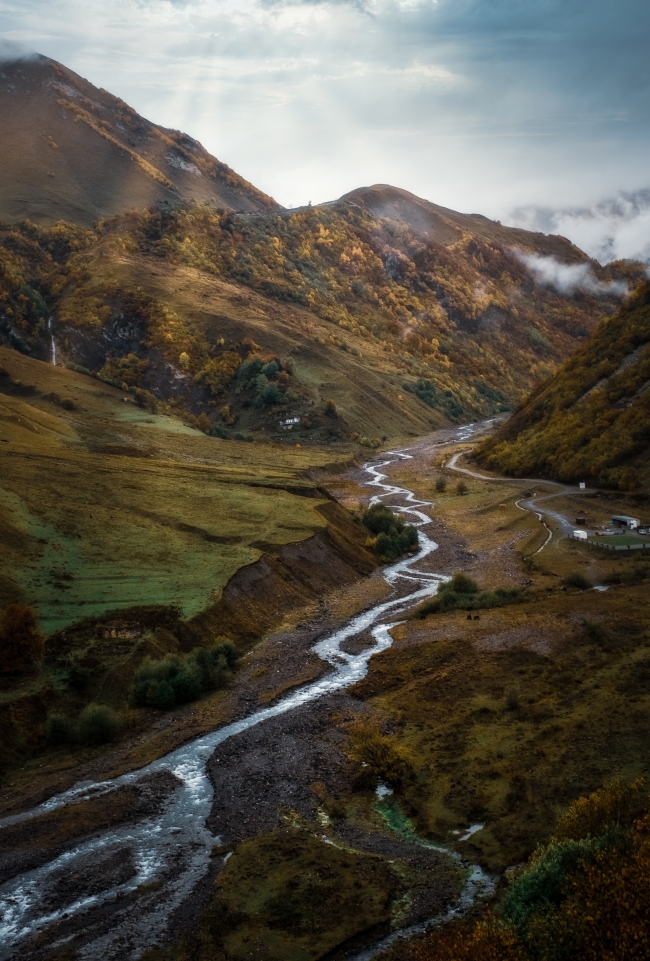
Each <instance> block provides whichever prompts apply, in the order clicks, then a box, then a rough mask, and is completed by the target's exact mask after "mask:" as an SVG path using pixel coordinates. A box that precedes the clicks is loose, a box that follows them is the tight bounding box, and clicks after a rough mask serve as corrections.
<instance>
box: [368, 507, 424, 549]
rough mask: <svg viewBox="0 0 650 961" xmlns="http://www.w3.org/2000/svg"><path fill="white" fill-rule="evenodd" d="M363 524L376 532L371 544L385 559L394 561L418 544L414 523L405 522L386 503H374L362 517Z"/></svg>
mask: <svg viewBox="0 0 650 961" xmlns="http://www.w3.org/2000/svg"><path fill="white" fill-rule="evenodd" d="M361 520H362V522H363V524H364V525H365V526H366V527H367V528H368V530H369V531H371V532H372V533H373V534H375V535H376V536H375V539H374V541H372V542H371V546H372V548H373V550H374V552H375V554H377V555H379V557H381V558H382V559H383V560H386V561H394V560H395V559H396V558H397V557H399V556H400V555H401V554H405V553H406V552H407V551H410V550H414V549H415V548H417V546H418V532H417V530H416V529H415V527H413V526H412V525H408V524H404V522H403V521H401V520H400V519H399V518H398V517H396V516H395V514H393V512H392V511H391V510H390V508H388V507H386V505H385V504H379V503H378V504H373V505H372V507H370V508H369V509H368V510H367V511H366V512H365V513H364V515H363V517H362V518H361Z"/></svg>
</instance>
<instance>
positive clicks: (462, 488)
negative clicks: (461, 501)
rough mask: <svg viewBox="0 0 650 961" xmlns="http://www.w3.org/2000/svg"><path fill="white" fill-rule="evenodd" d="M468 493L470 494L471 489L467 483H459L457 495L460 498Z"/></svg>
mask: <svg viewBox="0 0 650 961" xmlns="http://www.w3.org/2000/svg"><path fill="white" fill-rule="evenodd" d="M468 492H469V487H468V486H467V484H466V483H465V481H458V483H457V484H456V493H457V494H460V496H461V497H462V496H463V494H467V493H468Z"/></svg>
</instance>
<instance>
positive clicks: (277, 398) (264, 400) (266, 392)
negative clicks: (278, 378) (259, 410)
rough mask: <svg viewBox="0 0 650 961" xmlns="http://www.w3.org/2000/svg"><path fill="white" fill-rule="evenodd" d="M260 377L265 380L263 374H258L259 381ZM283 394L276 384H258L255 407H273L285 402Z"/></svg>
mask: <svg viewBox="0 0 650 961" xmlns="http://www.w3.org/2000/svg"><path fill="white" fill-rule="evenodd" d="M262 377H264V380H266V377H265V376H264V374H260V376H259V377H258V381H261V379H262ZM285 403H286V400H285V396H284V394H283V393H282V391H281V390H280V388H279V387H278V385H277V384H269V383H268V381H267V383H266V384H259V385H258V394H257V397H256V398H255V406H256V407H273V406H274V405H276V404H285Z"/></svg>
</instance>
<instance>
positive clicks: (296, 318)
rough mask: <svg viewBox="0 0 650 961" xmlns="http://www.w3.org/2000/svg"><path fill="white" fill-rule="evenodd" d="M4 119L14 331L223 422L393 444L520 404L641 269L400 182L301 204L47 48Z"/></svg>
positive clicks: (209, 423)
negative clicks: (281, 198) (290, 206)
mask: <svg viewBox="0 0 650 961" xmlns="http://www.w3.org/2000/svg"><path fill="white" fill-rule="evenodd" d="M19 121H20V122H19ZM0 123H2V124H3V128H2V129H3V130H4V132H5V139H4V143H3V151H4V154H5V159H6V161H7V165H6V175H5V177H4V178H3V180H2V183H1V184H0V219H2V218H3V219H4V220H5V223H4V224H2V225H0V299H1V306H0V340H1V341H2V342H3V343H5V344H7V345H9V346H12V347H14V348H17V349H19V350H22V351H24V352H26V353H30V354H31V355H32V356H34V357H37V358H40V359H54V360H56V362H57V363H59V364H69V365H72V366H73V367H76V368H83V369H84V370H86V371H88V373H91V374H93V375H95V376H98V377H100V378H102V379H104V380H107V381H108V382H109V383H112V384H114V385H115V386H117V387H120V388H123V389H124V390H125V391H127V392H129V393H131V394H135V393H136V392H138V391H139V392H140V394H139V395H138V396H140V397H141V398H142V392H143V391H144V393H145V394H147V395H151V398H152V400H151V403H154V402H163V403H165V404H167V405H172V406H174V407H177V408H179V409H180V410H183V411H185V413H186V414H187V416H188V417H194V418H203V420H202V421H201V423H202V424H203V426H204V429H205V430H206V431H210V430H212V431H216V432H217V433H218V435H219V436H222V435H223V436H231V433H232V430H233V429H235V430H236V431H237V432H239V433H241V432H242V431H243V432H251V431H252V432H256V431H262V432H264V433H266V434H268V433H271V435H272V436H276V437H278V438H279V437H285V436H286V437H288V436H289V435H291V436H294V437H295V438H296V439H297V440H299V441H300V442H301V443H302V442H305V441H306V442H316V443H323V442H330V441H336V440H353V441H355V440H356V441H358V442H360V443H364V444H366V445H370V446H378V445H379V444H380V443H382V442H383V440H384V439H387V438H399V437H408V436H413V435H415V434H422V433H424V432H426V431H428V430H429V429H430V428H431V427H438V426H442V425H444V424H446V423H449V422H458V421H459V420H462V419H478V418H480V417H487V416H490V415H492V414H495V413H499V412H501V411H504V410H508V409H510V408H511V407H512V406H513V405H514V404H516V403H518V402H519V401H520V400H521V398H522V396H523V395H524V394H525V393H526V392H527V391H529V390H530V389H531V388H532V387H533V386H534V384H535V383H536V382H538V381H540V380H543V379H544V378H545V377H547V376H549V375H550V374H552V373H553V371H554V370H555V368H556V367H557V366H558V364H560V363H561V362H562V361H564V360H566V358H567V357H568V356H570V354H571V353H573V352H574V351H575V349H576V347H577V346H578V345H579V344H580V343H581V342H582V340H583V339H584V337H585V336H587V335H588V334H589V333H590V332H591V331H593V330H594V328H595V326H596V323H597V320H598V318H599V317H600V316H602V315H603V314H609V313H613V312H614V311H615V310H616V308H617V307H618V306H619V305H620V303H621V294H620V290H621V289H622V281H624V282H625V283H627V284H631V285H634V284H635V283H636V282H638V280H639V279H640V276H641V273H640V272H643V270H644V268H643V265H637V264H633V263H629V264H628V263H624V264H618V265H616V264H615V265H608V267H606V268H603V267H601V266H600V265H599V264H597V263H596V262H595V261H591V260H590V259H589V258H588V257H587V255H586V254H584V252H582V251H580V250H579V249H578V248H577V247H575V246H574V245H573V244H571V243H570V242H569V241H568V240H566V239H565V238H561V237H553V236H550V237H547V236H545V235H543V234H535V233H530V232H527V231H523V230H519V229H515V228H509V227H504V226H503V225H501V224H499V223H498V222H496V221H491V220H489V219H488V218H486V217H483V216H482V215H480V214H462V213H458V212H456V211H452V210H449V209H448V208H444V207H441V206H439V205H436V204H432V203H430V202H429V201H426V200H423V199H421V198H419V197H416V196H415V195H413V194H411V193H409V192H408V191H406V190H403V189H401V188H396V187H391V186H389V185H381V184H376V185H374V186H372V187H365V188H358V189H357V190H355V191H352V192H350V193H348V194H346V195H345V196H344V197H343V198H340V199H339V200H337V201H333V202H331V203H327V204H322V205H319V206H316V207H311V206H310V207H305V208H299V209H297V210H286V209H284V208H281V207H280V206H279V205H277V204H276V203H275V201H273V200H272V199H271V198H269V197H267V196H266V195H265V194H262V193H261V192H260V191H258V190H256V188H255V187H253V186H252V185H250V184H248V183H247V182H246V181H244V180H243V179H242V178H241V177H239V176H238V175H237V174H236V173H234V172H233V171H231V170H230V168H228V167H227V166H226V165H225V164H222V163H221V162H220V161H218V160H216V158H214V157H212V156H211V155H210V154H208V153H207V151H205V150H204V149H203V148H202V147H201V145H200V144H198V143H197V141H194V140H193V139H192V138H191V137H188V136H187V135H185V134H181V133H178V132H176V131H168V130H165V129H164V128H162V127H159V126H156V125H155V124H151V123H150V122H149V121H147V120H145V119H143V118H142V117H140V116H139V115H138V114H137V113H136V112H135V111H134V110H133V109H132V108H130V107H129V106H128V105H127V104H125V103H124V101H122V100H120V99H119V98H116V97H114V96H113V95H112V94H110V93H108V92H107V91H104V90H100V89H98V88H96V87H94V86H93V85H92V84H90V83H89V82H88V81H86V80H83V79H82V78H81V77H78V76H77V75H76V74H74V73H73V72H72V71H69V70H68V69H67V68H65V67H63V66H62V65H60V64H57V63H56V62H54V61H51V60H48V59H47V58H43V57H36V58H32V59H30V60H17V61H14V62H12V63H9V64H8V63H3V64H2V65H1V69H0ZM50 168H52V169H50ZM21 191H23V193H24V196H22V195H21V193H20V192H21ZM21 197H22V199H21ZM62 214H66V216H65V217H64V216H61V215H62ZM27 215H29V216H27ZM66 218H67V219H66ZM527 258H528V260H527ZM530 258H533V259H534V260H535V263H537V262H539V261H541V262H543V263H547V264H553V265H556V266H557V265H558V264H559V267H560V269H566V268H574V267H577V268H579V270H580V271H582V273H583V274H584V276H589V277H590V278H592V279H593V282H592V283H591V284H590V285H589V284H587V285H585V284H583V285H582V286H580V284H577V285H576V284H574V285H573V286H572V287H571V288H570V289H569V288H567V289H558V288H557V287H554V286H553V282H552V281H549V282H547V281H546V280H544V278H543V277H541V275H540V274H539V272H536V271H535V269H534V265H533V266H531V264H530V263H529V260H530ZM613 280H615V281H617V282H618V287H616V286H614V285H612V283H611V281H613ZM148 402H149V401H147V403H148ZM287 419H288V420H290V421H291V422H292V426H291V429H290V430H289V431H287V425H286V424H285V423H284V421H286V420H287Z"/></svg>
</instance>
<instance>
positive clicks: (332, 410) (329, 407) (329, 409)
mask: <svg viewBox="0 0 650 961" xmlns="http://www.w3.org/2000/svg"><path fill="white" fill-rule="evenodd" d="M325 416H326V417H338V413H337V410H336V404H335V403H334V401H333V400H332V398H331V397H330V398H329V399H328V400H326V401H325Z"/></svg>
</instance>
